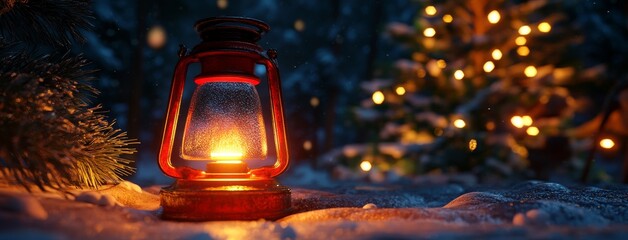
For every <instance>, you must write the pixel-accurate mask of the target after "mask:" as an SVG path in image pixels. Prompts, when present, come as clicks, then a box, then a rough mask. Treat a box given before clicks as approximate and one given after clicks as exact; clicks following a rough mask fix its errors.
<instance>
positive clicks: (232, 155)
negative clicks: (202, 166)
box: [209, 129, 244, 163]
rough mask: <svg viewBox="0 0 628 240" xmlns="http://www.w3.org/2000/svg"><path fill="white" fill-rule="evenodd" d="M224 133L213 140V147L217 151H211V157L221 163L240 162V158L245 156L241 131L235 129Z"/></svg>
mask: <svg viewBox="0 0 628 240" xmlns="http://www.w3.org/2000/svg"><path fill="white" fill-rule="evenodd" d="M222 133H223V134H221V136H220V138H219V139H218V140H217V141H213V142H212V146H211V149H213V150H215V151H212V152H210V153H209V157H210V159H211V160H216V161H220V162H221V163H230V162H233V163H240V162H241V161H240V159H242V157H243V156H244V154H243V152H244V149H242V137H241V136H240V133H239V132H238V131H236V130H235V129H231V130H228V131H224V132H222Z"/></svg>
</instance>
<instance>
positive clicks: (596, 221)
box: [0, 168, 628, 239]
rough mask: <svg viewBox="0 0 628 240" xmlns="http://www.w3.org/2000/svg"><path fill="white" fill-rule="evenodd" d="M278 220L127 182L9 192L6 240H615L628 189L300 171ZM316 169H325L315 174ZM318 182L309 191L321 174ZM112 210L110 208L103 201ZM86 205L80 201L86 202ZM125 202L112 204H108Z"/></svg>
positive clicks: (2, 198)
mask: <svg viewBox="0 0 628 240" xmlns="http://www.w3.org/2000/svg"><path fill="white" fill-rule="evenodd" d="M297 172H298V174H296V176H295V177H292V176H288V177H285V178H282V179H281V180H282V181H283V183H285V184H288V185H290V183H291V181H292V180H295V181H296V179H299V178H304V179H305V180H304V181H303V182H300V183H299V182H297V183H299V184H304V185H302V186H301V187H293V189H292V198H293V214H291V215H289V216H286V217H285V218H283V219H280V220H278V221H274V222H273V221H265V220H258V221H223V222H172V221H163V220H161V219H160V218H159V197H158V195H156V194H157V191H158V189H159V186H150V187H146V188H143V189H138V188H139V186H137V185H135V184H133V183H131V182H125V183H122V184H119V185H115V186H108V187H106V188H103V189H100V190H98V191H88V190H77V193H76V196H77V197H76V200H74V199H66V198H63V197H58V196H57V197H55V196H53V195H51V194H45V193H39V192H34V193H33V194H28V193H26V192H24V191H23V190H16V189H15V188H13V189H4V188H5V187H0V190H1V191H0V239H28V238H35V239H67V238H71V239H131V238H133V239H146V238H154V239H360V238H368V239H373V238H375V239H379V238H482V239H484V238H500V239H501V238H512V237H517V238H594V237H597V238H602V237H603V238H608V239H622V238H623V237H624V236H625V234H628V187H627V186H623V185H617V186H615V185H606V186H604V185H602V186H577V185H575V186H565V185H561V184H558V183H551V182H539V181H527V182H522V183H519V184H515V185H512V186H506V187H499V186H481V185H479V186H478V185H463V184H452V183H445V182H443V183H441V184H436V183H434V182H438V181H432V182H430V181H423V182H421V183H414V184H409V183H408V184H396V185H395V184H364V183H358V182H353V183H351V182H333V181H331V180H329V179H328V178H329V176H327V175H324V174H318V175H311V174H312V172H311V170H309V169H307V168H301V169H300V170H299V171H297ZM314 173H316V172H314ZM317 177H319V178H321V179H322V182H321V183H319V184H317V185H308V184H311V183H313V182H314V180H315V178H317ZM105 198H106V199H107V200H106V201H108V202H107V204H101V201H105V200H102V199H105ZM81 199H83V200H85V199H87V200H85V201H79V200H81ZM113 202H115V203H119V204H109V203H113Z"/></svg>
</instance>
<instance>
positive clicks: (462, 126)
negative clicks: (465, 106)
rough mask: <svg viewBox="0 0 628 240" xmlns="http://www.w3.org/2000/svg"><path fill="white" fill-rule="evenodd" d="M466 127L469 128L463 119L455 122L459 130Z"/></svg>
mask: <svg viewBox="0 0 628 240" xmlns="http://www.w3.org/2000/svg"><path fill="white" fill-rule="evenodd" d="M464 126H467V123H465V122H464V120H462V119H456V120H455V121H454V127H457V128H464Z"/></svg>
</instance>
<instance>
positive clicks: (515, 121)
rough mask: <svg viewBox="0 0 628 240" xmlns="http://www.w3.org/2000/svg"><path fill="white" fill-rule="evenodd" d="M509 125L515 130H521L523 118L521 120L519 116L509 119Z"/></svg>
mask: <svg viewBox="0 0 628 240" xmlns="http://www.w3.org/2000/svg"><path fill="white" fill-rule="evenodd" d="M510 123H512V125H513V126H515V127H516V128H522V127H523V118H521V116H514V117H512V118H510Z"/></svg>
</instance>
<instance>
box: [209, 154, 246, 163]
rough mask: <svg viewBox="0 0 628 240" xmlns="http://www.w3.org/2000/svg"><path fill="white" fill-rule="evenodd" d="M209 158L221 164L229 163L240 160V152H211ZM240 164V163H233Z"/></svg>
mask: <svg viewBox="0 0 628 240" xmlns="http://www.w3.org/2000/svg"><path fill="white" fill-rule="evenodd" d="M209 156H210V157H211V158H212V160H219V161H220V162H221V163H229V162H231V161H234V160H237V159H240V158H242V153H241V152H211V153H210V154H209ZM223 160H231V161H223ZM234 162H240V161H234Z"/></svg>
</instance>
